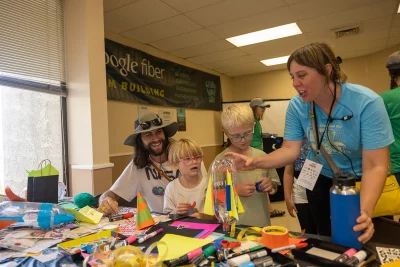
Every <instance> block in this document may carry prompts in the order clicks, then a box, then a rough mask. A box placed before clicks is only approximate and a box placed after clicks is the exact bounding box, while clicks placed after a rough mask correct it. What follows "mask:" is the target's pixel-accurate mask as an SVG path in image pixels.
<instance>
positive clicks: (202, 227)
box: [171, 221, 219, 238]
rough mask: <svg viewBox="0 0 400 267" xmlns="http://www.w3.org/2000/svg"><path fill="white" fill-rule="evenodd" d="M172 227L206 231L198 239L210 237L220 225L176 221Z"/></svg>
mask: <svg viewBox="0 0 400 267" xmlns="http://www.w3.org/2000/svg"><path fill="white" fill-rule="evenodd" d="M171 226H175V227H179V226H181V227H182V226H183V227H185V228H189V229H200V230H204V231H203V232H201V233H200V234H198V235H197V236H196V238H206V237H207V236H209V235H210V234H211V233H212V232H214V231H215V229H217V228H218V226H219V224H216V223H214V224H211V223H210V224H208V223H192V222H181V221H175V222H174V223H172V224H171Z"/></svg>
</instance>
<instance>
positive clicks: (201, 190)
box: [164, 171, 208, 213]
mask: <svg viewBox="0 0 400 267" xmlns="http://www.w3.org/2000/svg"><path fill="white" fill-rule="evenodd" d="M181 179H182V178H181ZM207 185H208V179H207V173H206V172H205V171H204V172H202V179H201V182H200V183H199V184H198V185H197V186H196V187H193V188H186V187H183V186H182V184H181V183H180V182H179V179H176V180H174V181H172V182H170V183H169V184H168V185H167V188H166V189H165V197H164V213H176V207H177V206H178V203H179V202H184V201H186V202H189V203H190V204H193V203H194V202H195V201H196V206H195V207H194V208H196V209H197V210H198V211H199V212H200V213H203V212H204V203H205V201H206V191H207Z"/></svg>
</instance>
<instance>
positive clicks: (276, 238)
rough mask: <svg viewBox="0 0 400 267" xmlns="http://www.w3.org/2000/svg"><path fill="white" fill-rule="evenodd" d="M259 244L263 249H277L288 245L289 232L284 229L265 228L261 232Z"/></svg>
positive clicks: (279, 227) (276, 227)
mask: <svg viewBox="0 0 400 267" xmlns="http://www.w3.org/2000/svg"><path fill="white" fill-rule="evenodd" d="M260 243H261V244H262V245H263V246H264V247H268V248H279V247H283V246H287V245H289V232H288V230H287V229H286V228H285V227H281V226H267V227H264V228H263V229H262V230H261V238H260Z"/></svg>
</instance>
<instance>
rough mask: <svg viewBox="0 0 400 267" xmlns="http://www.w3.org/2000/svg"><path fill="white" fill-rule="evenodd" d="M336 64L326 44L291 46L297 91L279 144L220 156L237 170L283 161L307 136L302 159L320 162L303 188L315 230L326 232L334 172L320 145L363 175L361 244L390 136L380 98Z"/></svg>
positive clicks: (369, 231) (367, 234)
mask: <svg viewBox="0 0 400 267" xmlns="http://www.w3.org/2000/svg"><path fill="white" fill-rule="evenodd" d="M340 63H341V59H340V58H337V57H336V56H335V54H334V53H333V51H332V49H331V48H330V47H329V46H328V45H327V44H326V43H312V44H309V45H306V46H303V47H301V48H299V49H296V50H295V51H294V52H293V53H292V54H291V55H290V57H289V59H288V62H287V69H288V71H289V74H290V77H291V79H292V81H293V82H292V83H293V87H294V88H295V89H296V91H297V92H298V95H296V96H295V97H293V98H292V99H291V100H290V102H289V107H288V109H287V113H286V120H285V134H284V142H283V144H282V148H280V149H278V150H276V151H274V152H272V153H270V154H268V155H264V156H258V157H250V156H248V155H242V154H238V153H226V154H225V156H226V157H233V158H234V163H235V166H236V168H237V169H240V170H253V169H256V168H266V169H268V168H278V167H282V166H286V165H288V164H290V163H292V162H294V161H295V160H296V159H297V158H298V157H299V155H300V150H301V144H302V139H303V137H304V135H307V138H308V140H309V141H310V143H311V146H312V152H311V153H308V156H307V159H309V160H311V161H314V162H316V163H319V164H321V165H322V171H321V173H320V175H319V176H318V179H317V181H316V183H315V185H314V187H313V190H312V191H311V190H307V199H308V203H309V206H310V209H311V212H312V214H313V217H314V218H317V219H318V221H317V222H316V226H317V231H318V234H319V235H326V236H330V235H331V220H330V200H329V190H330V188H331V186H332V178H333V175H334V173H333V170H332V169H331V168H330V165H329V163H328V162H327V160H326V159H325V157H324V155H323V154H322V152H321V147H322V146H323V147H324V149H325V150H326V151H327V153H328V155H330V158H331V159H332V160H333V161H334V162H335V163H336V165H337V166H338V168H339V169H340V171H341V172H347V173H351V174H354V175H355V177H357V178H359V179H361V177H362V179H361V192H360V195H361V210H360V216H359V217H358V218H357V220H356V222H355V225H354V228H353V230H354V231H356V232H358V231H361V232H362V234H361V235H360V236H359V238H358V241H359V242H362V243H365V242H367V241H368V240H369V239H370V238H371V237H372V235H373V233H374V224H373V222H372V220H371V216H372V212H373V210H374V208H375V205H376V203H377V201H378V199H379V197H380V195H381V193H382V189H383V186H384V184H385V181H386V176H387V173H388V165H389V149H388V146H389V145H390V144H391V143H393V141H394V137H393V133H392V127H391V125H390V120H389V117H388V114H387V112H386V110H385V105H384V103H383V100H382V98H381V97H380V96H379V95H377V94H376V93H375V92H373V91H372V90H371V89H369V88H366V87H364V86H361V85H357V84H350V83H346V80H347V76H346V74H345V73H344V72H343V71H342V70H341V68H340V66H339V64H340ZM355 103H356V104H355ZM312 104H314V109H312ZM311 111H313V116H310V113H311ZM314 123H315V125H317V128H316V130H317V131H316V133H317V134H316V138H315V137H314V132H313V126H312V125H313V124H314Z"/></svg>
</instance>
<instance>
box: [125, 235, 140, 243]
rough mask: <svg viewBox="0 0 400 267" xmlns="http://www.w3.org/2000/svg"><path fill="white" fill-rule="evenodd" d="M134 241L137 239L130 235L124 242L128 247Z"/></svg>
mask: <svg viewBox="0 0 400 267" xmlns="http://www.w3.org/2000/svg"><path fill="white" fill-rule="evenodd" d="M136 239H137V236H135V235H131V236H130V237H128V238H127V239H125V242H126V243H127V244H128V245H130V244H132V243H133V242H135V241H136Z"/></svg>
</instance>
